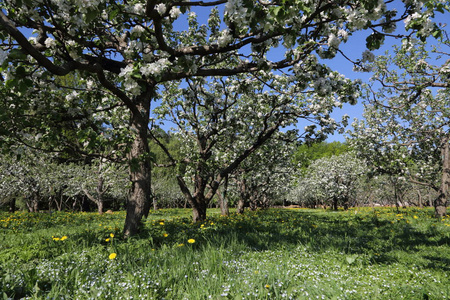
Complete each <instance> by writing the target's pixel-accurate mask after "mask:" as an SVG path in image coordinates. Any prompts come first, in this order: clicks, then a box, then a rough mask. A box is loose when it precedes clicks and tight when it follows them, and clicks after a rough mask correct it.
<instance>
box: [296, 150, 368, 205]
mask: <svg viewBox="0 0 450 300" xmlns="http://www.w3.org/2000/svg"><path fill="white" fill-rule="evenodd" d="M366 171H367V167H366V163H365V161H364V160H361V159H358V158H357V157H356V155H355V153H353V152H346V153H343V154H340V155H334V156H331V157H324V158H320V159H318V160H315V161H313V162H312V163H311V165H310V166H309V167H308V169H307V171H306V172H305V173H304V174H302V175H301V176H300V178H299V179H298V180H297V182H296V187H294V188H293V189H292V190H291V193H290V196H289V197H290V200H291V201H292V202H300V203H301V202H306V203H308V202H309V204H314V205H316V206H317V205H331V206H332V207H333V208H334V209H335V210H337V208H338V205H343V206H344V208H348V207H349V205H350V204H351V203H350V202H351V200H355V195H356V192H357V190H358V188H359V186H360V184H361V182H362V181H361V179H362V178H363V177H364V176H365V174H366Z"/></svg>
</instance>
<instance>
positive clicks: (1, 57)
mask: <svg viewBox="0 0 450 300" xmlns="http://www.w3.org/2000/svg"><path fill="white" fill-rule="evenodd" d="M7 57H8V53H7V52H6V51H3V50H2V49H0V65H1V64H3V62H4V61H5V60H6V58H7Z"/></svg>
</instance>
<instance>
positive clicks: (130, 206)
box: [123, 93, 151, 237]
mask: <svg viewBox="0 0 450 300" xmlns="http://www.w3.org/2000/svg"><path fill="white" fill-rule="evenodd" d="M135 101H136V102H139V105H137V106H138V111H139V113H132V114H131V127H132V129H133V131H134V132H135V137H134V141H133V143H132V144H131V149H130V152H129V153H128V162H129V172H130V180H131V190H130V193H129V199H128V203H127V215H126V218H125V226H124V229H123V233H124V236H125V237H129V236H132V235H135V234H137V233H138V232H139V230H140V228H141V221H142V218H143V217H144V216H148V213H149V211H150V203H151V202H150V200H151V181H150V179H151V165H150V161H149V152H150V149H149V146H148V130H149V129H148V120H149V114H150V113H149V112H150V98H149V94H147V93H144V94H143V95H141V96H140V97H138V98H137V99H135Z"/></svg>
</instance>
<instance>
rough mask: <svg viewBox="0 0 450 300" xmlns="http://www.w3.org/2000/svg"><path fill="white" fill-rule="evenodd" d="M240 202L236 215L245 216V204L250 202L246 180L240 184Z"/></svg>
mask: <svg viewBox="0 0 450 300" xmlns="http://www.w3.org/2000/svg"><path fill="white" fill-rule="evenodd" d="M239 194H240V197H239V201H238V204H237V207H236V213H238V214H243V213H244V207H245V203H246V202H248V197H249V195H248V191H247V184H246V180H245V179H242V181H241V182H239Z"/></svg>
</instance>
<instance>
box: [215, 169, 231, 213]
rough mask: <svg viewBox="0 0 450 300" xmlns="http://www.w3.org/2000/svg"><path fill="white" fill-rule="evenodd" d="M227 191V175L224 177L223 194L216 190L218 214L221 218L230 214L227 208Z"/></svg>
mask: <svg viewBox="0 0 450 300" xmlns="http://www.w3.org/2000/svg"><path fill="white" fill-rule="evenodd" d="M227 190H228V175H227V176H225V183H224V185H223V194H220V192H219V190H217V196H219V204H220V214H221V215H222V216H228V215H229V214H230V210H229V207H228V199H227Z"/></svg>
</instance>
